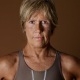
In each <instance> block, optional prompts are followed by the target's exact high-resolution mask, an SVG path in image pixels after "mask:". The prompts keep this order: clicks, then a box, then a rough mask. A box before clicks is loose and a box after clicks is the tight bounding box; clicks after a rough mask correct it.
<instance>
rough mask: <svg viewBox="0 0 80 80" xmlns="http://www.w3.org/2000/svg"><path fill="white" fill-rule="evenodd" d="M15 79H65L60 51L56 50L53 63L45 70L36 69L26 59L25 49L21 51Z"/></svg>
mask: <svg viewBox="0 0 80 80" xmlns="http://www.w3.org/2000/svg"><path fill="white" fill-rule="evenodd" d="M14 80H65V79H64V77H63V74H62V70H61V63H60V52H58V51H56V58H55V61H54V63H53V65H52V66H51V67H50V68H49V69H47V70H45V71H34V70H32V69H31V68H29V67H28V66H27V64H26V62H25V60H24V56H23V51H22V50H20V51H19V63H18V70H17V72H16V75H15V78H14Z"/></svg>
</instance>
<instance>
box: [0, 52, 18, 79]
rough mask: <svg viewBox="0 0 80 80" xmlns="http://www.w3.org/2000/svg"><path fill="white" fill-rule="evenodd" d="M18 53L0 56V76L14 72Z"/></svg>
mask: <svg viewBox="0 0 80 80" xmlns="http://www.w3.org/2000/svg"><path fill="white" fill-rule="evenodd" d="M18 53H19V51H17V52H13V53H10V54H8V55H5V56H3V57H1V58H0V78H2V77H5V76H7V74H8V75H9V74H10V72H12V71H13V70H14V71H13V73H14V72H16V69H17V68H16V67H17V64H18Z"/></svg>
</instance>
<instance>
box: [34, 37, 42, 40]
mask: <svg viewBox="0 0 80 80" xmlns="http://www.w3.org/2000/svg"><path fill="white" fill-rule="evenodd" d="M34 38H35V39H36V40H42V38H43V37H34Z"/></svg>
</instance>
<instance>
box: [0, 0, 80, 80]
mask: <svg viewBox="0 0 80 80" xmlns="http://www.w3.org/2000/svg"><path fill="white" fill-rule="evenodd" d="M20 20H21V25H22V29H23V32H24V33H25V34H26V37H27V44H26V46H25V47H24V48H23V49H22V50H20V51H18V52H14V53H12V54H9V55H7V56H4V57H2V58H1V59H0V80H2V79H3V78H5V79H6V80H73V79H74V78H76V80H80V60H79V59H77V58H75V57H73V56H70V55H67V54H65V53H61V52H59V51H57V50H56V49H54V48H53V47H52V46H51V45H50V37H51V35H52V34H53V31H54V29H55V27H56V26H57V20H58V18H57V15H56V10H55V6H54V2H53V1H52V0H24V1H23V3H22V5H21V8H20ZM73 66H74V67H73Z"/></svg>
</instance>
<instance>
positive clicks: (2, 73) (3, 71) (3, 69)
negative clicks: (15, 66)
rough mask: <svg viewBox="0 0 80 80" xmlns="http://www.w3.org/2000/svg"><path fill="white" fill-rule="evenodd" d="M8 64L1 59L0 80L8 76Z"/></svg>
mask: <svg viewBox="0 0 80 80" xmlns="http://www.w3.org/2000/svg"><path fill="white" fill-rule="evenodd" d="M6 66H7V65H6V63H5V61H4V60H2V59H0V80H1V79H2V78H4V77H5V74H6Z"/></svg>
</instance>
